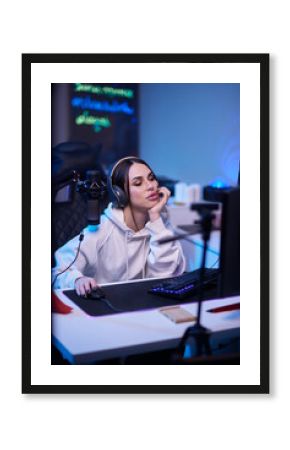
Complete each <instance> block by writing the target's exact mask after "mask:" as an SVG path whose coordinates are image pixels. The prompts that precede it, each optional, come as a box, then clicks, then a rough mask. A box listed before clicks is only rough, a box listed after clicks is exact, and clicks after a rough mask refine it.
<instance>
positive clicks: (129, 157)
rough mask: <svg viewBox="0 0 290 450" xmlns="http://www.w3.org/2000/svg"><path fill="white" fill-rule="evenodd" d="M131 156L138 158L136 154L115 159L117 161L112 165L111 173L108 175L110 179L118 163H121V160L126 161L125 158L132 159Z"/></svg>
mask: <svg viewBox="0 0 290 450" xmlns="http://www.w3.org/2000/svg"><path fill="white" fill-rule="evenodd" d="M132 158H133V159H138V157H137V156H125V157H124V158H121V159H119V161H117V162H116V163H115V165H114V166H113V168H112V170H111V175H110V178H111V180H112V176H113V174H114V172H115V170H116V168H117V167H118V165H119V164H121V162H123V161H126V159H132Z"/></svg>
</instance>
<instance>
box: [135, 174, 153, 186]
mask: <svg viewBox="0 0 290 450" xmlns="http://www.w3.org/2000/svg"><path fill="white" fill-rule="evenodd" d="M147 180H148V181H154V180H156V178H155V176H154V175H153V174H151V175H149V176H148V177H147ZM143 182H144V179H143V178H142V179H140V180H138V181H137V180H136V181H134V182H133V186H141V185H142V184H143Z"/></svg>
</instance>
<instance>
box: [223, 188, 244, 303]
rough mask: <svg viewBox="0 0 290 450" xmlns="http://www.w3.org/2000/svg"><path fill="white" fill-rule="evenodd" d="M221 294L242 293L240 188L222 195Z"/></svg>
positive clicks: (226, 295) (228, 295)
mask: <svg viewBox="0 0 290 450" xmlns="http://www.w3.org/2000/svg"><path fill="white" fill-rule="evenodd" d="M222 205H223V206H222V223H221V244H220V272H221V275H220V281H219V294H220V296H221V297H230V296H232V295H239V293H240V188H239V187H235V188H232V189H230V190H228V191H226V192H224V194H223V196H222Z"/></svg>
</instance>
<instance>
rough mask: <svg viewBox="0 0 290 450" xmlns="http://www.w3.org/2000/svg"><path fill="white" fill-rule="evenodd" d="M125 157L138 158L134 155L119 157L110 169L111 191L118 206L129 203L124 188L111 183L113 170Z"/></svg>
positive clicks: (123, 206) (122, 206)
mask: <svg viewBox="0 0 290 450" xmlns="http://www.w3.org/2000/svg"><path fill="white" fill-rule="evenodd" d="M126 159H135V160H139V158H137V157H136V156H125V158H121V159H120V160H119V161H117V162H116V164H115V165H114V166H113V169H112V171H111V175H110V187H111V191H112V193H113V194H114V196H115V198H116V200H117V205H118V207H119V208H125V206H127V205H128V204H129V198H128V195H127V193H126V192H125V191H124V189H122V188H120V187H119V186H116V185H115V184H113V182H112V177H113V175H114V172H115V170H116V168H117V167H118V165H119V164H121V162H123V161H126Z"/></svg>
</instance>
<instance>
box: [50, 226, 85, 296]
mask: <svg viewBox="0 0 290 450" xmlns="http://www.w3.org/2000/svg"><path fill="white" fill-rule="evenodd" d="M83 239H84V232H83V231H81V233H80V235H79V245H78V249H77V253H76V256H75V258H74V260H73V261H72V262H71V263H70V265H69V266H67V267H66V268H65V269H64V270H62V271H61V272H59V273H57V274H56V276H55V277H54V280H53V282H52V283H51V287H52V288H53V286H54V283H55V282H56V279H57V277H58V276H59V275H62V274H63V273H64V272H66V271H67V270H68V269H69V268H70V267H71V266H72V265H73V264H74V263H75V261H76V260H77V257H78V256H79V253H80V248H81V243H82V241H83Z"/></svg>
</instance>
